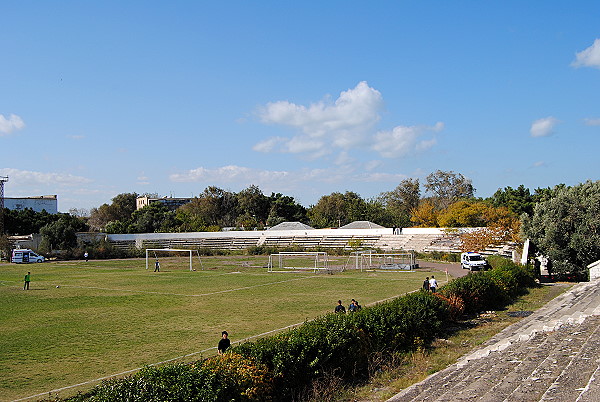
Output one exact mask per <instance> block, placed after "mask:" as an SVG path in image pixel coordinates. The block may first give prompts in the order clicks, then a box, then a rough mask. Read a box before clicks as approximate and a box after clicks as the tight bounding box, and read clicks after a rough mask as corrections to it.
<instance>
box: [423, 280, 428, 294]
mask: <svg viewBox="0 0 600 402" xmlns="http://www.w3.org/2000/svg"><path fill="white" fill-rule="evenodd" d="M423 290H424V291H426V292H429V277H426V278H425V280H424V281H423Z"/></svg>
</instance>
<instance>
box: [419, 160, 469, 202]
mask: <svg viewBox="0 0 600 402" xmlns="http://www.w3.org/2000/svg"><path fill="white" fill-rule="evenodd" d="M426 180H427V184H425V188H426V189H427V191H429V192H430V193H431V194H432V201H433V203H434V205H435V207H436V208H437V209H440V210H441V209H446V208H447V207H448V206H449V205H450V204H452V203H454V202H456V201H458V200H460V199H463V198H467V199H468V198H472V197H473V195H474V194H475V189H474V188H473V184H472V183H471V180H470V179H467V178H466V177H465V176H463V175H462V174H460V173H454V172H452V171H450V172H444V171H441V170H437V171H435V172H434V173H431V174H429V176H427V179H426Z"/></svg>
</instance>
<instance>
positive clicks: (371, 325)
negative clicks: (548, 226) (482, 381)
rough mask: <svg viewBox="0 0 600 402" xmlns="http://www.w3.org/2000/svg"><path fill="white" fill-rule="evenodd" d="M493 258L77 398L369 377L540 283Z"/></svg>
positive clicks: (203, 394) (278, 392)
mask: <svg viewBox="0 0 600 402" xmlns="http://www.w3.org/2000/svg"><path fill="white" fill-rule="evenodd" d="M491 265H492V266H493V269H492V270H490V271H485V272H477V273H472V274H469V275H467V276H465V277H463V278H458V279H455V280H453V281H452V282H450V283H449V284H447V285H445V286H443V287H442V288H441V289H440V292H439V293H437V294H433V293H429V292H425V291H418V292H415V293H412V294H408V295H405V296H403V297H399V298H396V299H393V300H390V301H387V302H383V303H379V304H377V305H375V306H372V307H368V308H363V309H362V310H360V311H358V312H355V313H349V314H335V313H330V314H326V315H324V316H321V317H318V318H317V319H315V320H313V321H310V322H306V323H304V324H303V325H301V326H299V327H297V328H294V329H291V330H288V331H286V332H284V333H281V334H278V335H275V336H271V337H267V338H263V339H259V340H258V341H256V342H246V343H244V344H241V345H239V346H236V347H233V348H232V349H231V352H228V353H226V354H225V355H224V356H217V357H213V358H210V359H207V360H204V361H199V362H196V363H194V364H172V365H165V366H162V367H150V368H146V369H144V370H142V371H141V372H139V373H137V374H136V375H133V376H130V377H127V378H125V379H118V380H111V381H105V382H104V383H103V384H101V385H100V386H97V387H96V388H94V389H93V390H91V391H90V392H88V393H87V394H84V395H80V396H78V397H76V398H75V399H77V400H93V401H109V400H128V401H138V400H139V401H142V400H143V401H183V400H186V401H187V400H190V401H200V400H201V401H231V400H235V401H250V400H252V401H262V400H265V401H266V400H269V401H278V400H282V401H283V400H286V401H287V400H291V399H295V397H296V396H297V395H299V394H300V393H301V392H302V390H303V389H304V388H306V387H307V386H309V385H310V383H311V381H313V380H317V379H320V378H323V377H324V376H327V375H331V374H333V375H335V376H336V377H339V378H342V379H345V380H355V379H364V378H366V377H367V376H368V366H369V363H370V360H371V359H372V358H373V356H375V355H379V354H382V353H383V354H391V353H394V352H397V351H409V350H412V349H414V348H417V347H423V346H427V345H429V344H430V343H431V341H432V340H434V339H435V337H436V336H439V335H440V334H442V333H443V330H444V327H445V324H447V323H448V322H449V321H450V320H452V319H456V318H457V316H458V315H459V314H460V313H461V312H463V311H464V312H466V313H473V312H479V311H482V310H491V309H497V308H502V307H504V306H505V305H506V304H507V303H508V302H510V300H511V299H512V298H514V297H515V296H516V295H518V294H519V293H521V292H523V291H524V289H525V288H526V287H529V286H533V285H534V284H535V282H534V280H533V275H532V272H531V270H530V269H529V268H527V267H521V266H518V265H516V264H513V263H512V262H510V261H507V260H494V259H492V261H491Z"/></svg>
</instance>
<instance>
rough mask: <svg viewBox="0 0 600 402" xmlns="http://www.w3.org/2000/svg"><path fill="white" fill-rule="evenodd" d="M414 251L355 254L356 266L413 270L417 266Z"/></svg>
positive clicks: (358, 267)
mask: <svg viewBox="0 0 600 402" xmlns="http://www.w3.org/2000/svg"><path fill="white" fill-rule="evenodd" d="M415 266H416V265H415V256H414V254H412V253H371V252H366V253H365V252H359V253H356V254H355V268H356V269H360V270H361V271H362V270H365V269H368V270H388V271H412V270H413V269H414V268H415Z"/></svg>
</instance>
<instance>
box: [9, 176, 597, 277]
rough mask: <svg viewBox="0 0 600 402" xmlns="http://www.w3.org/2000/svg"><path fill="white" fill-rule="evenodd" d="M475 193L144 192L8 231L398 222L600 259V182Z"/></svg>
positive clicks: (404, 187) (53, 244)
mask: <svg viewBox="0 0 600 402" xmlns="http://www.w3.org/2000/svg"><path fill="white" fill-rule="evenodd" d="M475 191H476V190H475V188H474V187H473V185H472V182H471V180H470V179H468V178H467V177H465V176H463V175H462V174H460V173H455V172H452V171H441V170H438V171H436V172H433V173H431V174H429V175H428V176H427V177H426V179H425V181H424V183H421V182H420V181H419V179H412V178H407V179H405V180H402V181H401V182H400V183H399V184H398V186H396V188H394V189H393V190H391V191H386V192H382V193H381V194H379V195H378V196H376V197H373V198H369V199H364V198H362V197H361V196H360V195H359V194H357V193H355V192H352V191H346V192H344V193H341V192H333V193H331V194H328V195H323V196H322V197H321V198H320V199H319V200H318V202H317V203H316V204H314V205H311V206H309V207H308V208H307V207H304V206H302V205H301V204H299V203H298V202H297V201H296V200H295V199H294V197H291V196H288V195H283V194H281V193H271V195H265V194H264V193H263V192H262V190H261V189H260V188H259V187H258V186H255V185H252V186H249V187H248V188H246V189H243V190H241V191H240V192H237V193H236V192H232V191H228V190H224V189H221V188H219V187H216V186H209V187H207V188H206V189H204V191H202V193H200V194H199V195H198V196H196V197H194V198H193V199H192V200H191V202H189V203H187V204H185V205H183V206H181V207H179V208H177V209H174V210H173V209H169V208H167V207H166V206H165V205H163V204H161V203H159V202H156V203H152V204H150V205H148V206H146V207H144V208H142V209H139V210H137V208H136V198H137V197H138V194H136V193H122V194H118V195H117V196H115V197H114V198H113V199H112V200H111V201H112V202H111V203H110V204H109V203H106V204H103V205H101V206H99V207H98V208H93V209H92V210H91V211H90V214H89V217H86V216H81V213H80V211H73V212H72V213H68V214H64V213H59V214H49V213H47V212H46V211H42V212H39V213H36V212H33V211H32V210H30V209H26V210H21V211H13V210H8V209H6V208H5V210H4V217H5V224H4V226H5V232H6V234H7V235H27V234H31V233H41V234H42V235H43V242H45V243H44V246H45V247H48V249H52V248H54V249H63V248H69V247H75V245H76V242H77V240H76V236H75V233H76V232H78V231H102V232H106V233H154V232H195V231H219V230H222V229H223V228H230V229H234V230H235V229H238V230H252V229H254V228H257V229H264V228H265V227H272V226H274V225H277V224H279V223H281V222H285V221H298V222H302V223H305V224H308V225H310V226H312V227H315V228H329V227H331V228H336V227H340V226H344V225H346V224H348V223H350V222H353V221H357V220H358V221H371V222H373V223H376V224H379V225H382V226H385V227H398V228H402V227H445V228H456V227H479V228H482V229H481V230H480V231H479V232H475V233H473V234H471V235H470V236H469V235H465V236H464V237H463V238H462V241H463V246H464V247H463V248H465V249H471V250H478V249H480V248H482V247H484V246H485V245H488V244H494V243H499V242H504V241H521V240H522V239H526V238H529V239H531V241H532V244H533V245H534V247H535V249H536V250H537V252H540V253H543V254H544V255H546V256H549V257H550V258H551V260H552V261H553V266H554V269H555V270H556V271H557V272H561V271H562V272H573V271H577V270H579V271H580V270H582V269H584V268H585V265H587V264H589V263H591V262H594V261H596V260H598V259H600V213H599V212H600V181H587V182H585V183H582V184H579V185H576V186H573V187H569V186H566V185H564V184H559V185H557V186H555V187H553V188H550V187H548V188H537V189H535V190H534V191H533V192H532V191H530V190H529V189H528V188H526V187H525V186H523V185H520V186H519V187H517V188H512V187H505V188H502V189H498V190H497V191H496V192H495V193H494V194H493V195H492V196H491V197H487V198H477V197H475ZM0 242H2V243H3V244H4V243H6V239H4V240H2V239H0ZM0 247H2V245H1V244H0Z"/></svg>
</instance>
